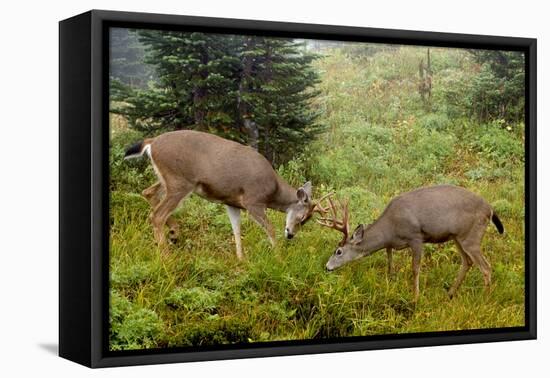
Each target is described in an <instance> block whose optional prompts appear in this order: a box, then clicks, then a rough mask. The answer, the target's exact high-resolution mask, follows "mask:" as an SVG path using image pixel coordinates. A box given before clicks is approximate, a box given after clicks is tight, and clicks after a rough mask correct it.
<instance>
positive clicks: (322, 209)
mask: <svg viewBox="0 0 550 378" xmlns="http://www.w3.org/2000/svg"><path fill="white" fill-rule="evenodd" d="M332 195H334V192H330V193H327V194H325V195H324V196H322V197H321V198H320V199H319V200H318V201H317V202H315V206H313V211H312V213H315V212H317V213H319V214H321V215H324V214H326V213H328V211H329V209H327V208H325V207H323V206H322V203H323V201H324V200H325V199H327V198H329V197H331V196H332Z"/></svg>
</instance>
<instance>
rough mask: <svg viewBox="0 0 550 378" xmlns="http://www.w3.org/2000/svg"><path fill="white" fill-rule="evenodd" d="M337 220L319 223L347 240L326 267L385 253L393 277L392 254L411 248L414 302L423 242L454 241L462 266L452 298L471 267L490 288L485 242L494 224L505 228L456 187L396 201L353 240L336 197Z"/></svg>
mask: <svg viewBox="0 0 550 378" xmlns="http://www.w3.org/2000/svg"><path fill="white" fill-rule="evenodd" d="M328 201H329V203H330V211H331V213H332V218H321V219H320V220H318V222H319V223H320V224H322V225H324V226H327V227H330V228H333V229H335V230H338V231H340V232H342V233H343V235H344V237H343V239H342V241H341V242H340V243H339V246H338V248H336V250H335V252H334V254H333V255H332V256H331V257H330V259H329V260H328V262H327V264H326V269H327V270H328V271H332V270H334V269H336V268H338V267H341V266H342V265H345V264H347V263H349V262H350V261H353V260H356V259H358V258H361V257H364V256H369V255H371V254H372V253H373V252H376V251H378V250H380V249H384V248H385V249H386V253H387V258H388V273H389V274H391V272H392V251H393V250H400V249H404V248H406V247H409V248H411V250H412V272H413V287H414V300H415V301H416V300H417V299H418V297H419V294H420V289H419V273H420V259H421V256H422V251H423V244H424V243H444V242H446V241H449V240H453V241H454V242H455V243H456V246H457V248H458V251H459V252H460V255H461V257H462V267H461V268H460V271H459V273H458V276H457V278H456V280H455V282H454V284H453V285H452V286H451V288H450V290H449V296H450V297H451V298H452V297H453V296H454V295H455V294H456V291H457V290H458V288H459V287H460V285H461V284H462V281H463V280H464V278H465V276H466V273H468V271H469V270H470V268H471V267H472V265H474V264H475V265H477V266H478V267H479V269H480V270H481V273H482V274H483V278H484V283H485V287H486V288H488V287H489V286H490V283H491V266H490V265H489V262H488V261H487V259H486V258H485V257H484V256H483V254H482V253H481V241H482V239H483V235H484V234H485V231H486V228H487V225H488V223H489V222H490V221H491V220H492V221H493V223H494V224H495V226H496V228H497V230H498V232H499V233H501V234H502V233H503V232H504V227H503V226H502V223H501V221H500V219H499V218H498V216H497V215H496V213H495V212H494V210H493V209H492V207H491V206H490V205H489V204H488V203H487V202H486V201H485V200H484V199H483V198H481V197H480V196H479V195H477V194H474V193H472V192H470V191H468V190H466V189H464V188H460V187H457V186H452V185H439V186H432V187H426V188H420V189H417V190H414V191H411V192H408V193H404V194H401V195H400V196H398V197H396V198H394V199H393V200H392V201H391V202H390V203H389V204H388V206H387V207H386V209H385V210H384V211H383V213H382V215H381V216H380V217H379V218H378V219H377V220H376V221H374V223H372V224H369V225H368V226H364V225H362V224H360V225H359V226H357V228H356V229H355V231H354V232H353V234H352V235H351V237H349V236H348V229H349V210H348V205H347V203H345V204H342V203H340V204H339V205H340V206H339V207H340V209H341V211H342V219H340V220H339V219H337V218H338V209H337V207H336V206H335V203H334V202H333V201H332V199H331V198H328Z"/></svg>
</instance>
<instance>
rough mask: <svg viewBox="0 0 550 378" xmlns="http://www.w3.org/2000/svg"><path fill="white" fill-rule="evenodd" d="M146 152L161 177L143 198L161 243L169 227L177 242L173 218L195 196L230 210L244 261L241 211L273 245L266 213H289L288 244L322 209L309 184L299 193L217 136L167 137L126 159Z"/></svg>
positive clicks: (245, 150) (251, 154) (262, 162)
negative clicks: (175, 212) (268, 209)
mask: <svg viewBox="0 0 550 378" xmlns="http://www.w3.org/2000/svg"><path fill="white" fill-rule="evenodd" d="M144 153H146V154H147V155H148V156H149V158H150V160H151V163H152V165H153V169H154V171H155V173H156V175H157V177H158V182H157V183H155V184H154V185H152V186H151V187H149V188H147V189H145V190H144V191H143V192H142V194H143V196H144V197H145V198H146V199H147V201H149V203H150V204H151V207H152V209H153V210H152V212H151V215H150V220H151V223H152V225H153V231H154V236H155V239H156V240H157V242H158V243H159V244H163V243H164V242H165V235H164V225H165V224H167V225H168V227H169V230H170V231H169V235H170V239H171V240H172V241H175V240H176V239H177V234H178V231H179V227H178V224H177V223H176V221H175V220H174V219H173V218H172V217H171V213H172V212H173V211H174V209H175V208H176V207H177V206H178V204H179V203H180V202H181V201H182V200H183V199H184V198H185V197H186V196H188V195H189V194H191V193H196V194H198V195H199V196H201V197H203V198H205V199H207V200H209V201H212V202H219V203H223V204H225V205H226V206H227V213H228V214H229V219H230V221H231V226H232V228H233V234H234V236H235V244H236V248H237V257H238V258H239V259H241V258H242V257H243V253H242V246H241V226H240V224H241V223H240V212H241V210H242V209H245V210H247V211H248V213H249V214H250V216H251V217H252V218H253V219H254V220H255V221H256V222H257V223H258V224H259V225H260V226H261V227H262V228H263V229H264V230H265V231H266V233H267V236H268V237H269V240H270V241H271V244H272V245H274V244H275V232H274V230H273V226H272V225H271V223H270V222H269V220H268V218H267V216H266V213H265V211H266V209H267V208H270V209H274V210H278V211H282V212H285V213H286V226H285V236H286V237H287V238H288V239H292V237H293V236H294V235H295V234H296V232H297V231H298V228H299V226H300V225H303V224H304V223H305V222H307V221H308V220H309V219H310V218H311V216H312V215H313V213H314V212H316V211H319V212H321V209H322V208H321V207H318V206H317V204H316V203H315V202H314V201H313V200H312V187H311V183H310V182H307V183H305V184H304V185H303V186H302V187H301V188H298V189H295V188H293V187H291V186H290V185H289V184H287V183H286V182H285V181H284V180H283V179H282V178H281V177H280V176H279V175H277V173H276V172H275V170H274V169H273V167H272V166H271V164H270V163H269V162H268V161H267V160H266V159H265V158H264V157H263V156H262V155H261V154H259V153H258V152H257V151H256V150H254V149H253V148H251V147H248V146H244V145H241V144H239V143H236V142H232V141H230V140H227V139H223V138H220V137H218V136H215V135H212V134H207V133H202V132H198V131H190V130H184V131H173V132H168V133H165V134H162V135H159V136H157V137H156V138H152V139H145V140H143V141H140V142H138V143H136V144H134V145H133V146H131V147H130V148H129V149H128V150H127V151H126V155H125V159H128V158H132V157H139V156H142V155H143V154H144Z"/></svg>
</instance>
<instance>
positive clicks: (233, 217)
mask: <svg viewBox="0 0 550 378" xmlns="http://www.w3.org/2000/svg"><path fill="white" fill-rule="evenodd" d="M226 208H227V214H228V215H229V220H230V221H231V228H232V229H233V236H234V237H235V246H236V248H237V258H238V259H239V260H242V259H243V250H242V245H241V209H239V208H238V207H233V206H229V205H227V206H226Z"/></svg>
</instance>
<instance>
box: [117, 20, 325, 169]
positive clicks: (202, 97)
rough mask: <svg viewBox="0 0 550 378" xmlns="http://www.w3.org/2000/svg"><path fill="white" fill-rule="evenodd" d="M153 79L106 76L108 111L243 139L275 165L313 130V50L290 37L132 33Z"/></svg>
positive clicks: (153, 127)
mask: <svg viewBox="0 0 550 378" xmlns="http://www.w3.org/2000/svg"><path fill="white" fill-rule="evenodd" d="M139 41H140V42H141V43H142V44H143V45H144V46H145V47H146V51H147V55H146V58H145V61H146V62H147V63H149V64H151V65H153V66H154V67H155V71H156V76H157V78H158V79H157V82H156V83H155V84H154V85H151V86H149V87H148V88H147V89H143V90H142V89H135V88H131V87H129V86H127V85H124V83H121V82H120V81H117V80H112V82H111V100H113V102H112V105H111V111H113V112H115V113H119V114H122V115H124V116H125V117H126V118H127V119H128V120H129V124H130V126H131V127H133V128H135V129H137V130H141V131H144V132H147V133H150V134H157V133H159V132H160V131H165V130H174V129H180V128H186V129H198V130H203V131H209V132H213V133H216V134H218V135H221V136H224V137H227V138H230V139H234V140H238V141H241V142H245V143H248V144H249V145H251V146H252V147H253V148H256V149H257V150H258V151H260V152H261V153H262V154H264V156H266V157H267V158H268V159H269V160H270V161H271V162H274V163H280V162H283V161H285V160H287V159H288V158H291V157H292V154H294V153H295V152H297V151H299V150H300V149H301V148H302V147H303V146H305V145H306V144H307V143H308V141H309V139H311V138H312V136H313V135H314V134H315V133H316V132H317V131H318V130H319V127H318V126H317V125H315V118H316V113H315V112H314V111H312V110H311V106H310V102H311V101H310V100H311V99H312V98H313V97H314V96H315V95H316V94H317V92H316V91H315V90H314V89H313V88H314V86H315V84H316V83H317V81H318V75H317V73H316V71H315V70H314V69H313V67H312V64H311V63H312V61H313V60H314V59H315V56H313V55H311V54H308V53H307V52H306V50H305V49H304V47H303V45H302V44H300V43H296V42H294V41H293V40H291V39H281V38H266V37H258V36H235V35H217V34H205V33H196V32H195V33H189V32H173V31H170V32H167V31H155V30H141V31H139Z"/></svg>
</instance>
